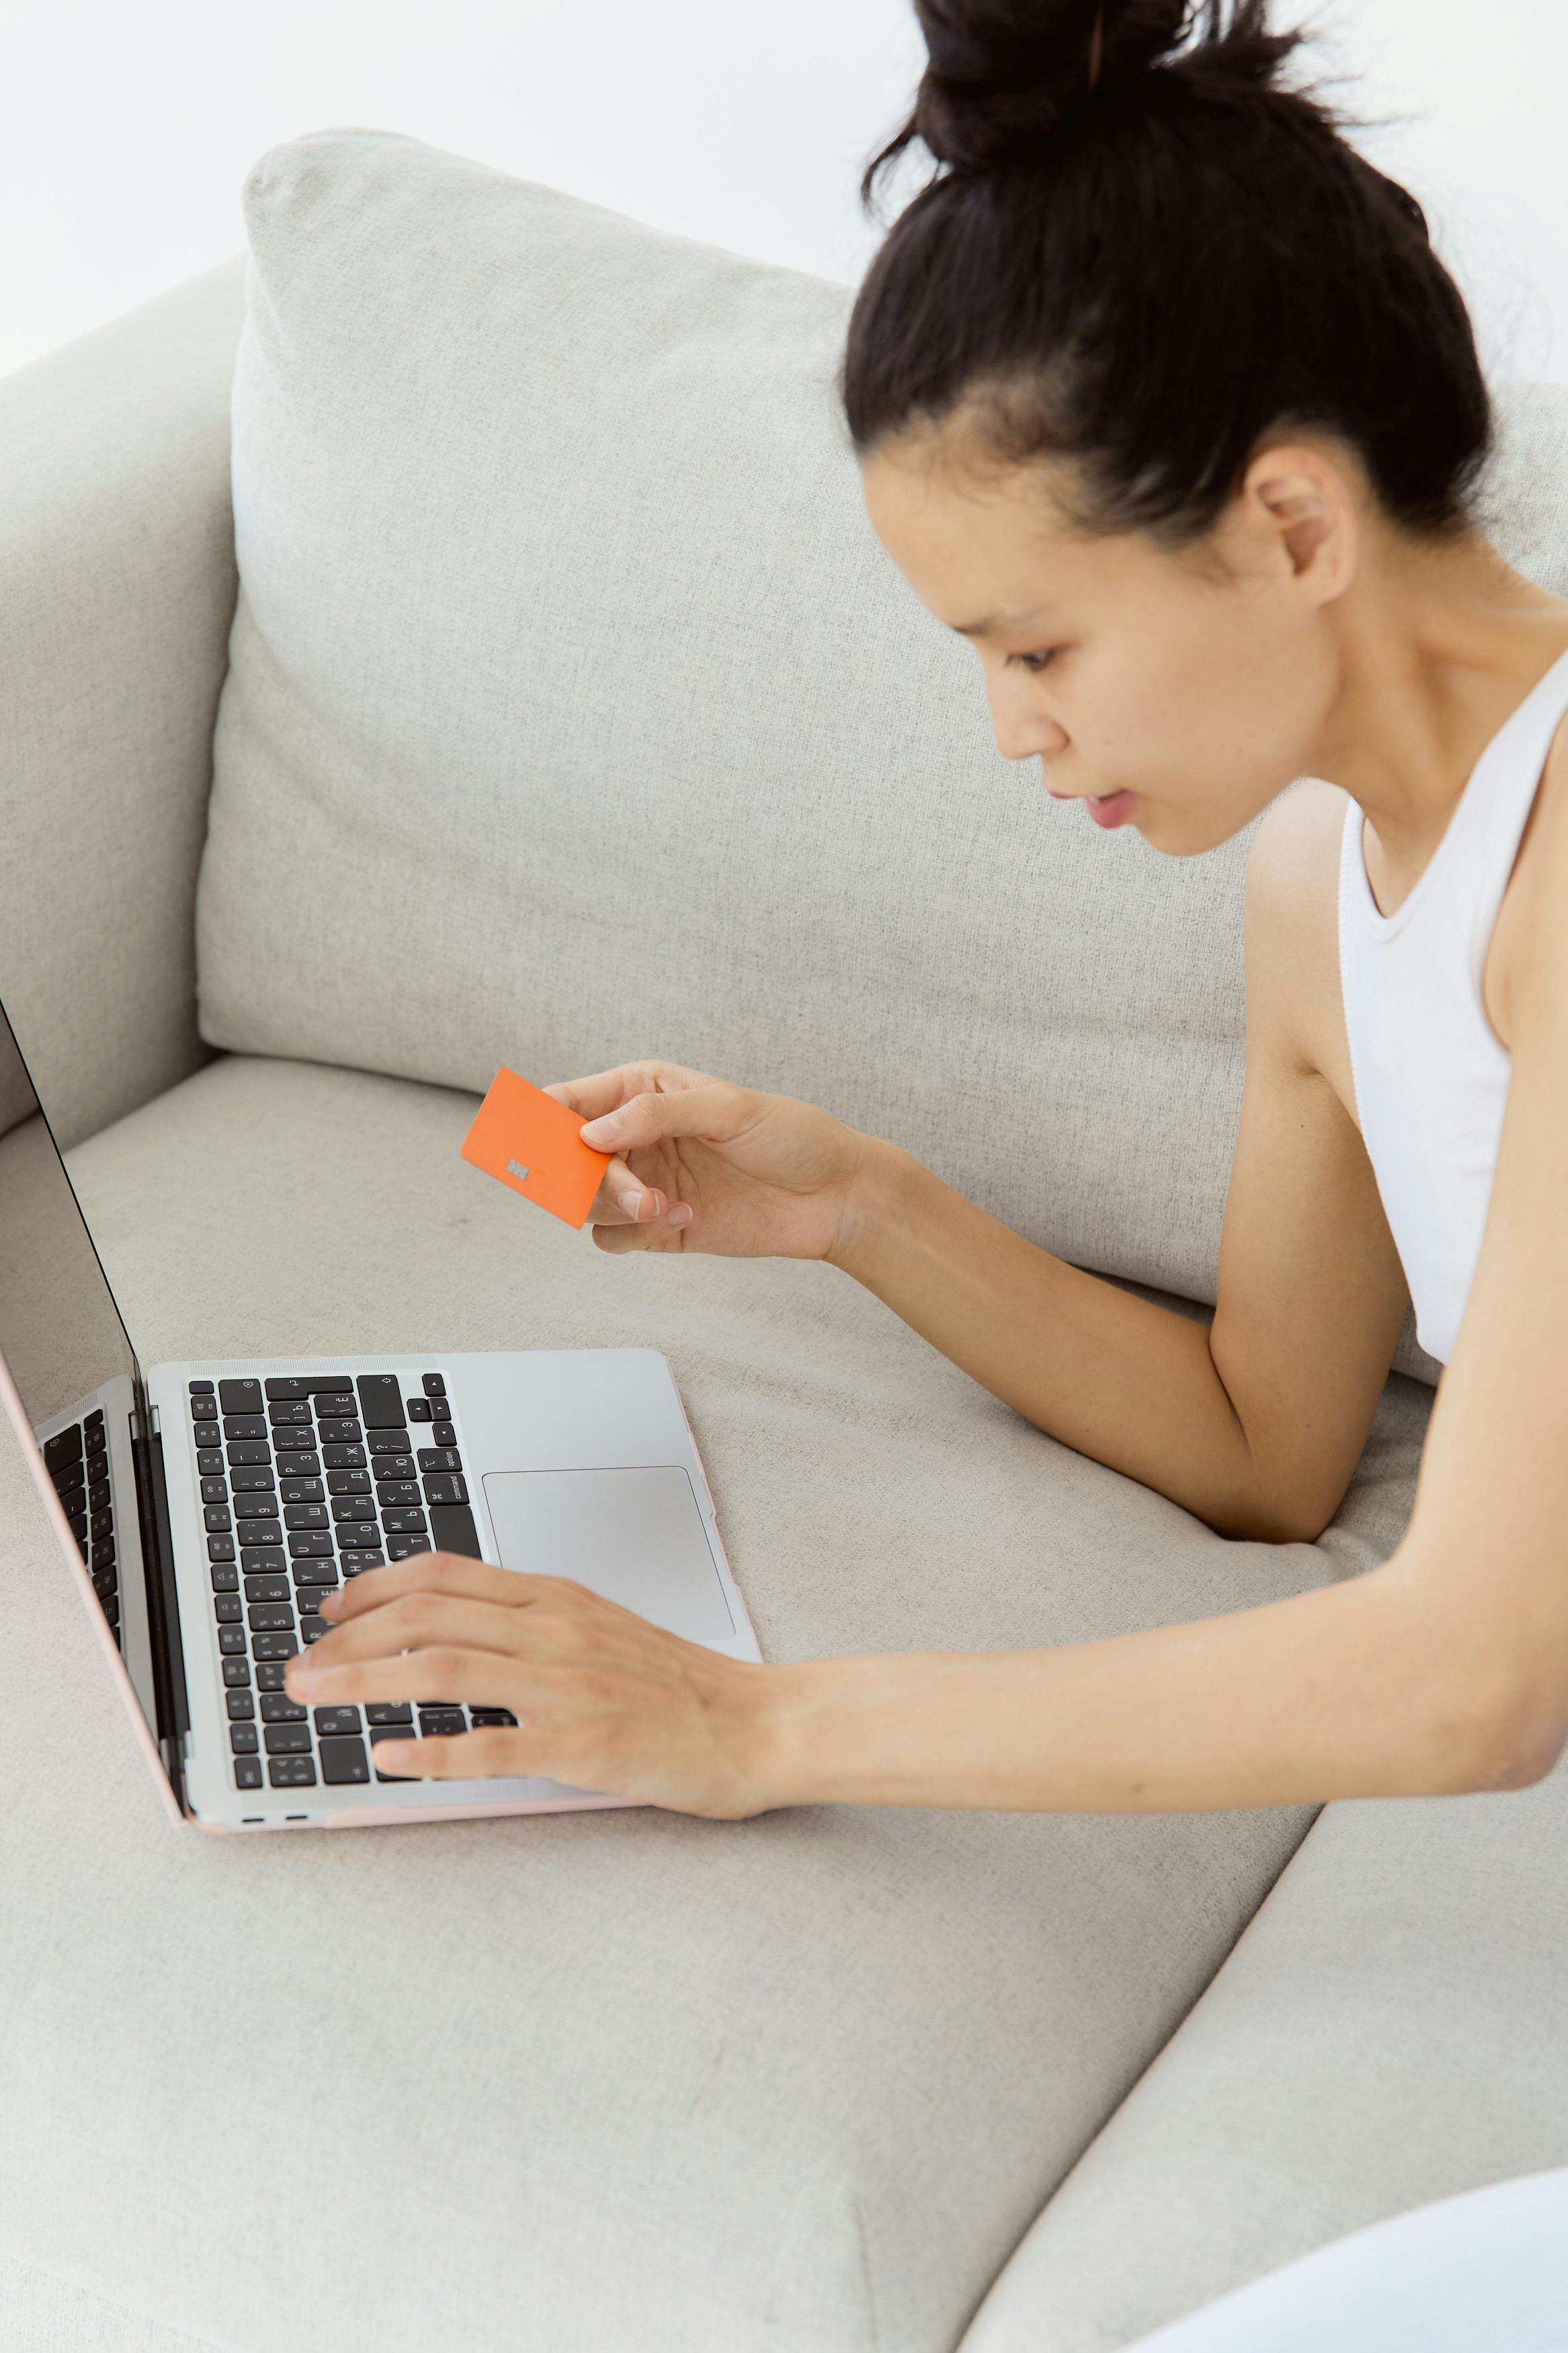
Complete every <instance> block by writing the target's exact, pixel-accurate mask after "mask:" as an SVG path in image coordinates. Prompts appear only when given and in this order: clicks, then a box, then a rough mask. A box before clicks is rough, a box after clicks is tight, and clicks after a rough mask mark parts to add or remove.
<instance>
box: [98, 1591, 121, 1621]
mask: <svg viewBox="0 0 1568 2353" xmlns="http://www.w3.org/2000/svg"><path fill="white" fill-rule="evenodd" d="M99 1601H100V1605H101V1607H102V1609H103V1614H104V1616H105V1617H106V1618H107V1619H108V1620H109V1622H110V1625H111V1626H118V1625H119V1623H120V1597H119V1595H118V1594H117V1593H100V1595H99Z"/></svg>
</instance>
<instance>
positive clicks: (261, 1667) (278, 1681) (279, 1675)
mask: <svg viewBox="0 0 1568 2353" xmlns="http://www.w3.org/2000/svg"><path fill="white" fill-rule="evenodd" d="M261 1639H263V1640H265V1641H276V1640H277V1637H276V1636H275V1635H271V1634H268V1635H267V1636H265V1637H263V1638H261ZM256 1688H257V1690H258V1691H259V1692H280V1691H281V1690H282V1688H283V1665H282V1662H281V1661H280V1660H279V1662H277V1663H276V1664H274V1663H272V1662H270V1661H269V1662H267V1663H265V1664H262V1663H258V1666H257V1670H256Z"/></svg>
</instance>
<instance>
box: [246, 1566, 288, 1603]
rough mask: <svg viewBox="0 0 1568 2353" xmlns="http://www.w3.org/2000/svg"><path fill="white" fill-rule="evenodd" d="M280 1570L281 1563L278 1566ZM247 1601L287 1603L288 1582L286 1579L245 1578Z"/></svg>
mask: <svg viewBox="0 0 1568 2353" xmlns="http://www.w3.org/2000/svg"><path fill="white" fill-rule="evenodd" d="M278 1566H279V1568H281V1567H282V1566H283V1564H282V1562H281V1561H279V1564H278ZM245 1598H246V1599H247V1601H287V1600H288V1599H289V1580H288V1578H287V1577H247V1578H246V1580H245Z"/></svg>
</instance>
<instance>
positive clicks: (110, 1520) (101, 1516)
mask: <svg viewBox="0 0 1568 2353" xmlns="http://www.w3.org/2000/svg"><path fill="white" fill-rule="evenodd" d="M113 1525H114V1514H113V1513H112V1512H110V1511H108V1510H105V1511H101V1512H94V1514H93V1515H92V1517H91V1519H90V1520H89V1522H88V1526H89V1529H90V1530H91V1532H92V1534H93V1535H95V1536H106V1535H108V1534H109V1532H110V1529H111V1528H112V1527H113Z"/></svg>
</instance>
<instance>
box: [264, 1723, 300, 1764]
mask: <svg viewBox="0 0 1568 2353" xmlns="http://www.w3.org/2000/svg"><path fill="white" fill-rule="evenodd" d="M267 1754H268V1757H308V1756H309V1755H310V1725H308V1724H269V1725H268V1727H267Z"/></svg>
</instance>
